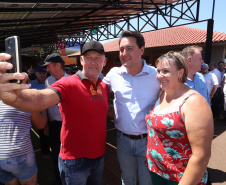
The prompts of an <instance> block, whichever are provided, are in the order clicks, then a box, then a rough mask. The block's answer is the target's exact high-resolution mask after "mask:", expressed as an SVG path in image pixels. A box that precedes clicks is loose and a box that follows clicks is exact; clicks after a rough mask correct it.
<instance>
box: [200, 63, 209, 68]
mask: <svg viewBox="0 0 226 185" xmlns="http://www.w3.org/2000/svg"><path fill="white" fill-rule="evenodd" d="M201 68H204V69H209V66H208V64H206V63H204V64H202V65H201Z"/></svg>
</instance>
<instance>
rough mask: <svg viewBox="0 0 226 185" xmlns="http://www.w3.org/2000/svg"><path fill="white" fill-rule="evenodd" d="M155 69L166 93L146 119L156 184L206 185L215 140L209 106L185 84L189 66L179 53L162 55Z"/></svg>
mask: <svg viewBox="0 0 226 185" xmlns="http://www.w3.org/2000/svg"><path fill="white" fill-rule="evenodd" d="M156 66H157V72H158V73H157V78H158V80H159V82H160V86H161V88H162V90H163V91H162V92H161V93H160V95H159V99H158V100H157V102H156V104H155V106H154V107H153V108H152V109H151V110H150V111H149V112H148V114H147V115H146V118H145V119H146V122H147V128H148V149H147V161H146V162H147V165H148V168H149V170H150V171H151V174H152V180H153V185H177V184H179V185H197V184H199V185H204V184H206V183H207V171H206V168H207V164H208V161H209V158H210V155H211V142H212V138H213V117H212V112H211V109H210V106H209V104H208V102H207V101H206V100H205V98H204V97H202V95H200V94H199V93H198V92H197V91H195V90H192V89H190V88H189V87H188V86H186V85H185V84H184V82H186V79H187V63H186V61H185V59H184V58H183V56H182V55H181V54H180V53H178V52H168V53H167V54H164V55H162V56H161V57H159V58H158V59H157V61H156Z"/></svg>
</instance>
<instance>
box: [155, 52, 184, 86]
mask: <svg viewBox="0 0 226 185" xmlns="http://www.w3.org/2000/svg"><path fill="white" fill-rule="evenodd" d="M165 62H167V63H169V65H171V64H172V63H173V64H174V65H175V66H176V68H177V70H180V69H184V73H183V76H182V79H181V82H182V83H185V82H186V81H187V76H188V67H187V62H186V60H185V58H184V57H183V55H182V54H181V53H180V52H175V51H169V52H168V53H166V54H163V55H161V56H160V57H159V58H158V59H157V60H156V62H155V65H156V66H157V65H158V64H159V63H160V64H161V63H165Z"/></svg>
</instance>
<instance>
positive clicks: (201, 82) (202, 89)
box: [185, 73, 210, 105]
mask: <svg viewBox="0 0 226 185" xmlns="http://www.w3.org/2000/svg"><path fill="white" fill-rule="evenodd" d="M185 84H186V85H187V86H188V87H190V88H192V89H194V90H196V91H197V92H198V93H200V94H201V95H202V96H203V97H204V98H205V99H206V100H207V102H208V103H209V105H210V96H209V94H208V89H207V86H206V82H205V79H204V77H203V75H202V74H201V73H195V75H194V81H192V80H191V79H190V78H187V81H186V82H185Z"/></svg>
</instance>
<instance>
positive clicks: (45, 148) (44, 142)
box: [38, 129, 50, 155]
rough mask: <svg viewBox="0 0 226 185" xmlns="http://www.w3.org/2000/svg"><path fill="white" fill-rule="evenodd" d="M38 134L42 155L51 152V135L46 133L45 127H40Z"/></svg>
mask: <svg viewBox="0 0 226 185" xmlns="http://www.w3.org/2000/svg"><path fill="white" fill-rule="evenodd" d="M38 134H39V137H40V148H41V152H42V155H45V154H49V153H50V150H49V136H46V135H45V134H44V129H38Z"/></svg>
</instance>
